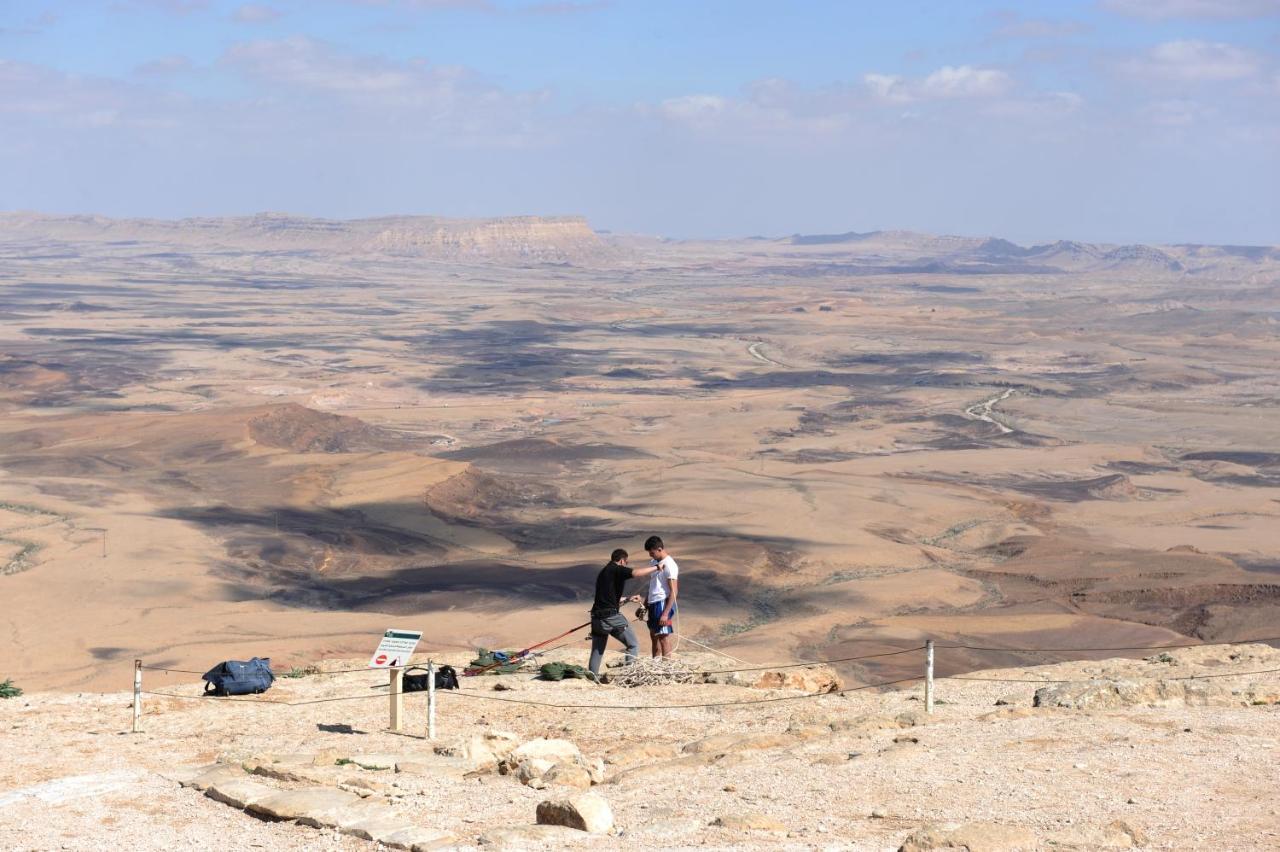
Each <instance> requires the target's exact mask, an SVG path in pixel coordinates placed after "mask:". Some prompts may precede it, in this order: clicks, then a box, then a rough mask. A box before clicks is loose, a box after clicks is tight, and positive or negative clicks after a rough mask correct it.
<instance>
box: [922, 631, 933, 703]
mask: <svg viewBox="0 0 1280 852" xmlns="http://www.w3.org/2000/svg"><path fill="white" fill-rule="evenodd" d="M924 712H926V713H932V712H933V640H932V639H926V640H925V643H924Z"/></svg>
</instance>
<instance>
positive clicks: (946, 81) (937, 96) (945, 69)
mask: <svg viewBox="0 0 1280 852" xmlns="http://www.w3.org/2000/svg"><path fill="white" fill-rule="evenodd" d="M862 82H863V83H864V84H865V85H866V87H867V90H868V91H869V92H870V93H871V95H872V97H874V98H876V99H877V100H882V101H888V102H890V103H907V102H910V101H917V100H941V99H950V98H993V97H999V96H1001V95H1004V94H1005V93H1007V92H1008V91H1009V90H1010V89H1011V88H1012V86H1013V79H1012V78H1011V77H1010V76H1009V75H1008V74H1007V73H1005V72H1004V71H1001V70H999V69H996V68H974V67H973V66H971V65H944V66H942V67H941V68H939V69H938V70H937V71H934V72H933V73H932V74H930V75H929V76H927V77H925V78H923V79H919V80H909V79H907V78H904V77H901V76H898V75H896V74H866V75H864V76H863V78H862Z"/></svg>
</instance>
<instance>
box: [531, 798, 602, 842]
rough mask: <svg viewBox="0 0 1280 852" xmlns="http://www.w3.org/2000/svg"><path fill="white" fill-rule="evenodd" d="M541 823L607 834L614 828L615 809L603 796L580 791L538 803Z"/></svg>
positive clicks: (539, 822)
mask: <svg viewBox="0 0 1280 852" xmlns="http://www.w3.org/2000/svg"><path fill="white" fill-rule="evenodd" d="M538 824H539V825H563V826H566V827H568V828H576V829H577V830H579V831H585V832H588V833H590V834H607V833H608V832H609V831H610V829H612V828H613V811H612V810H611V809H610V808H609V803H608V802H607V801H605V800H604V797H603V796H600V795H599V794H597V793H579V794H578V795H576V796H571V797H569V798H567V799H548V800H547V801H544V802H540V803H539V804H538Z"/></svg>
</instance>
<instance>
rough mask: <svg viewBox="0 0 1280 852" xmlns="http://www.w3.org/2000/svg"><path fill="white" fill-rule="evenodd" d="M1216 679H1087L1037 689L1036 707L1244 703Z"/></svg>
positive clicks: (1094, 707) (1172, 705)
mask: <svg viewBox="0 0 1280 852" xmlns="http://www.w3.org/2000/svg"><path fill="white" fill-rule="evenodd" d="M1243 703H1244V701H1243V700H1242V699H1241V698H1239V697H1238V696H1235V695H1232V693H1231V690H1229V689H1228V688H1227V687H1226V686H1223V685H1222V684H1219V683H1214V682H1209V681H1194V680H1182V681H1168V680H1089V681H1082V682H1073V683H1058V684H1054V685H1053V686H1044V687H1041V688H1040V689H1037V690H1036V694H1035V700H1034V704H1035V706H1036V707H1066V708H1068V709H1071V710H1110V709H1114V708H1117V707H1132V706H1134V705H1148V706H1152V707H1233V706H1239V705H1241V704H1243Z"/></svg>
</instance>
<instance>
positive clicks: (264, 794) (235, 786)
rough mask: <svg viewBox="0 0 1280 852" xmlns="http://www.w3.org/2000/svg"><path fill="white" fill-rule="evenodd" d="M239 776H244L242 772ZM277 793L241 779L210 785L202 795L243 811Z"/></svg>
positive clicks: (273, 789)
mask: <svg viewBox="0 0 1280 852" xmlns="http://www.w3.org/2000/svg"><path fill="white" fill-rule="evenodd" d="M240 774H241V776H243V775H244V773H243V772H242V773H240ZM278 792H280V791H279V790H277V789H276V788H274V787H268V786H267V785H266V784H259V783H258V782H257V781H250V780H249V779H247V778H243V777H241V778H234V779H232V780H230V781H219V782H217V783H216V784H212V785H210V786H209V788H208V789H207V790H205V791H204V794H205V795H206V796H208V797H209V798H210V799H213V800H214V801H215V802H222V803H223V804H225V805H230V806H231V807H233V808H239V809H240V810H244V809H245V808H247V807H249V805H252V804H253V803H254V802H260V801H262V800H263V799H265V798H268V797H269V796H274V795H275V794H276V793H278Z"/></svg>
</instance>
